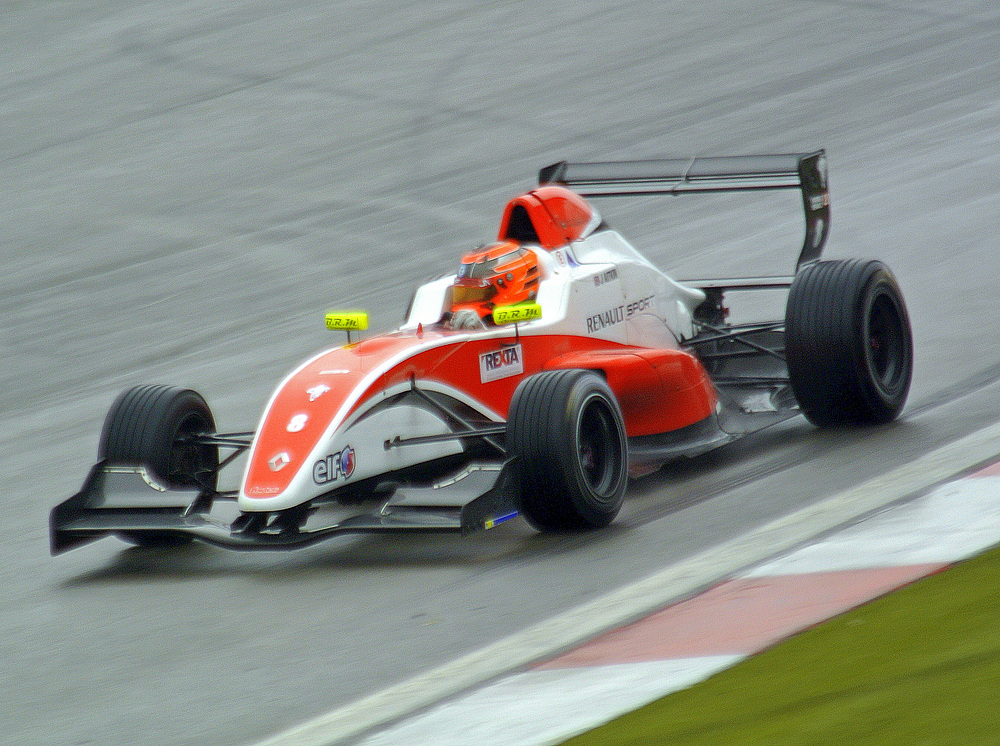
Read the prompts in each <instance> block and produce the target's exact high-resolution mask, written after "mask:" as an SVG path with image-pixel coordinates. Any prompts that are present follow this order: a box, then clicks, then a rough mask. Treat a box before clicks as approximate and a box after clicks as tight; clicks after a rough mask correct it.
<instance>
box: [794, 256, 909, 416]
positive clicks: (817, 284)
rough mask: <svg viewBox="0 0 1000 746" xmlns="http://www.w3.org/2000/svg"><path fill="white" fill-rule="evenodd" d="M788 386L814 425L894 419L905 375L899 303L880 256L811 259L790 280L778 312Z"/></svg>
mask: <svg viewBox="0 0 1000 746" xmlns="http://www.w3.org/2000/svg"><path fill="white" fill-rule="evenodd" d="M785 355H786V358H787V361H788V375H789V379H790V382H791V387H792V392H793V393H794V394H795V398H796V400H797V401H798V404H799V407H800V408H801V410H802V412H803V414H805V416H806V417H807V418H808V419H809V421H810V422H812V423H813V424H815V425H819V426H840V425H877V424H883V423H886V422H890V421H892V420H893V419H895V418H896V416H897V415H898V414H899V412H900V411H901V410H902V408H903V404H904V403H905V402H906V396H907V394H908V393H909V390H910V380H911V378H912V374H913V336H912V332H911V330H910V320H909V317H908V316H907V313H906V304H905V303H904V302H903V295H902V293H901V292H900V289H899V285H898V284H897V283H896V279H895V277H893V275H892V272H891V271H890V270H889V268H888V267H886V266H885V265H884V264H882V262H879V261H874V260H861V259H847V260H834V261H825V262H816V263H815V264H810V265H808V266H806V267H805V268H804V269H802V270H801V271H800V272H799V273H798V274H797V275H796V276H795V280H794V281H793V282H792V287H791V290H790V291H789V294H788V303H787V306H786V311H785Z"/></svg>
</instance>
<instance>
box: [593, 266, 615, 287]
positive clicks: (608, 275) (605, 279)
mask: <svg viewBox="0 0 1000 746" xmlns="http://www.w3.org/2000/svg"><path fill="white" fill-rule="evenodd" d="M617 279H618V270H617V269H609V270H608V271H607V272H602V273H601V274H599V275H594V287H595V288H599V287H600V286H601V285H607V284H608V283H609V282H614V281H615V280H617Z"/></svg>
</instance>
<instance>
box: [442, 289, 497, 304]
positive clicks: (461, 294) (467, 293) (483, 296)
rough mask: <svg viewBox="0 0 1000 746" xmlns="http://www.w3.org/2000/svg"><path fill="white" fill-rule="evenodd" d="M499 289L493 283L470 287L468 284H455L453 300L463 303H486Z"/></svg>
mask: <svg viewBox="0 0 1000 746" xmlns="http://www.w3.org/2000/svg"><path fill="white" fill-rule="evenodd" d="M496 292H497V289H496V288H495V287H493V286H492V285H487V286H486V287H484V288H483V287H479V286H478V285H477V286H474V287H469V286H467V285H454V286H453V287H452V296H451V299H452V302H453V303H456V304H463V303H485V302H486V301H488V300H489V299H490V298H492V297H493V296H494V295H496Z"/></svg>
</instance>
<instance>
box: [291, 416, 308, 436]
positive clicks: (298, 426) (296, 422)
mask: <svg viewBox="0 0 1000 746" xmlns="http://www.w3.org/2000/svg"><path fill="white" fill-rule="evenodd" d="M308 420H309V415H307V414H297V415H295V416H294V417H292V419H290V420H289V421H288V424H287V425H286V426H285V430H287V431H288V432H290V433H297V432H300V431H301V430H302V428H304V427H305V426H306V422H308Z"/></svg>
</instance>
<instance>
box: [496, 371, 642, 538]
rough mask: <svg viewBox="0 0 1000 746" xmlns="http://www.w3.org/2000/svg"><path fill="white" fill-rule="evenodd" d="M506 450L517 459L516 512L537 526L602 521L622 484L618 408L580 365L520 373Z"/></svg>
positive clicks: (620, 495) (574, 526)
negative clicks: (517, 500) (517, 495)
mask: <svg viewBox="0 0 1000 746" xmlns="http://www.w3.org/2000/svg"><path fill="white" fill-rule="evenodd" d="M507 449H508V453H509V454H510V455H512V456H515V457H516V458H517V473H518V480H519V487H520V503H519V507H520V510H521V513H522V514H523V515H524V517H525V518H526V519H527V520H528V522H529V523H530V524H531V525H533V526H534V527H535V528H537V529H538V530H540V531H566V530H578V529H592V528H600V527H603V526H607V525H608V524H609V523H611V522H612V521H613V520H614V519H615V516H617V515H618V511H619V510H620V509H621V506H622V501H623V500H624V497H625V488H626V486H627V484H628V473H627V468H628V446H627V444H626V440H625V425H624V422H623V420H622V414H621V409H620V408H619V406H618V402H617V400H616V399H615V396H614V394H613V393H612V391H611V389H610V388H609V387H608V385H607V383H606V382H605V381H604V379H603V378H601V377H600V376H599V375H598V374H596V373H594V372H592V371H588V370H553V371H545V372H542V373H538V374H537V375H534V376H531V377H529V378H526V379H525V380H524V381H522V382H521V383H520V385H518V387H517V390H516V391H515V392H514V396H513V398H512V399H511V405H510V412H509V415H508V420H507Z"/></svg>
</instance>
